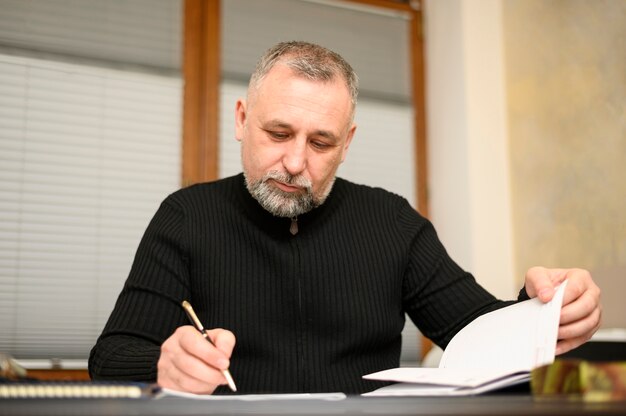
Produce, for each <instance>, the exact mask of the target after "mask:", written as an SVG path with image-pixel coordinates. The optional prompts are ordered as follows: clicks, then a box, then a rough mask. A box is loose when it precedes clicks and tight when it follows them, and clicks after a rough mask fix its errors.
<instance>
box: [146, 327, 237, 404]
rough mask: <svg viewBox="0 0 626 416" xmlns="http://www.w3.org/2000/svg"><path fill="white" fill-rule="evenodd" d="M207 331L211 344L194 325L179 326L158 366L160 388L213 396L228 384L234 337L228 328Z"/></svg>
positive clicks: (164, 346)
mask: <svg viewBox="0 0 626 416" xmlns="http://www.w3.org/2000/svg"><path fill="white" fill-rule="evenodd" d="M206 332H207V334H208V336H209V337H210V339H211V341H212V342H207V340H206V339H205V338H204V337H203V336H202V334H201V333H200V332H199V331H198V330H197V329H196V328H194V327H193V326H191V325H186V326H181V327H179V328H178V329H177V330H176V331H175V332H174V333H173V334H172V336H170V337H169V338H168V339H166V340H165V342H164V343H163V345H161V356H160V358H159V362H158V363H157V371H158V375H157V383H158V384H159V385H160V386H161V387H164V388H169V389H172V390H179V391H187V392H190V393H196V394H212V393H213V392H214V391H215V389H216V388H217V387H218V386H220V385H223V384H228V380H227V379H226V377H225V376H224V373H225V372H226V371H227V370H228V367H229V365H230V356H231V354H232V351H233V348H234V347H235V335H234V334H233V333H232V332H230V331H228V330H225V329H211V330H207V331H206ZM213 344H214V345H213Z"/></svg>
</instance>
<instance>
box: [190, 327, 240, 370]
mask: <svg viewBox="0 0 626 416" xmlns="http://www.w3.org/2000/svg"><path fill="white" fill-rule="evenodd" d="M180 347H181V348H182V349H183V350H184V352H185V353H186V354H189V355H192V356H194V357H196V358H198V359H199V360H201V361H203V362H204V363H205V364H208V365H209V366H212V367H215V368H217V369H220V370H224V369H227V368H228V367H229V366H230V360H229V357H228V356H226V355H225V354H224V353H223V352H222V351H221V350H219V349H218V348H217V347H215V346H214V345H213V344H212V343H211V342H208V341H207V340H206V339H205V338H204V337H203V336H202V334H201V333H200V332H198V331H196V330H194V331H193V332H190V333H186V334H184V335H183V336H182V337H181V339H180Z"/></svg>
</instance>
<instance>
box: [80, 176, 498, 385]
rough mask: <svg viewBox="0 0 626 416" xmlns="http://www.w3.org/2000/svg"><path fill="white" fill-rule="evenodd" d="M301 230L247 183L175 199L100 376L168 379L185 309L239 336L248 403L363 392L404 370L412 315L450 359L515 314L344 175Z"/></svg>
mask: <svg viewBox="0 0 626 416" xmlns="http://www.w3.org/2000/svg"><path fill="white" fill-rule="evenodd" d="M290 224H291V220H290V219H288V218H279V217H275V216H272V215H271V214H269V213H268V212H267V211H265V210H264V209H263V208H262V207H261V206H260V205H259V204H258V202H257V201H256V200H255V199H253V198H252V196H251V195H250V194H249V192H248V191H247V189H246V188H245V184H244V179H243V175H242V174H239V175H236V176H233V177H230V178H226V179H222V180H219V181H216V182H211V183H205V184H199V185H194V186H191V187H188V188H185V189H182V190H180V191H177V192H175V193H173V194H172V195H170V196H169V197H168V198H167V199H166V200H165V201H164V202H163V203H162V204H161V206H160V208H159V209H158V211H157V213H156V214H155V216H154V217H153V219H152V221H151V222H150V224H149V225H148V227H147V229H146V232H145V234H144V236H143V238H142V241H141V243H140V245H139V248H138V250H137V253H136V256H135V260H134V262H133V266H132V268H131V271H130V274H129V276H128V279H127V281H126V283H125V285H124V288H123V289H122V292H121V294H120V296H119V298H118V300H117V302H116V305H115V308H114V310H113V312H112V314H111V316H110V318H109V320H108V322H107V324H106V326H105V328H104V330H103V332H102V334H101V336H100V337H99V339H98V341H97V343H96V345H95V346H94V348H93V349H92V351H91V355H90V358H89V371H90V374H91V376H92V377H93V378H94V379H109V380H136V381H149V382H150V381H155V380H156V374H157V370H156V363H157V361H158V359H159V354H160V345H161V344H162V343H163V341H164V340H165V339H166V338H168V337H169V336H170V335H171V334H172V333H173V332H174V331H175V330H176V328H177V327H179V326H182V325H188V324H189V322H188V319H187V317H186V315H185V313H184V311H183V309H182V308H181V301H182V300H184V299H186V300H189V301H190V302H191V304H192V305H193V306H194V309H195V310H196V313H197V314H198V316H199V318H200V320H201V321H202V322H203V323H204V326H205V327H206V328H226V329H228V330H230V331H232V332H233V333H234V334H235V336H236V339H237V343H236V346H235V349H234V351H233V354H232V357H231V367H230V371H231V373H232V375H233V377H234V379H235V380H236V382H237V386H238V388H239V392H240V393H268V392H271V393H288V392H336V391H341V392H345V393H347V394H359V393H363V392H366V391H371V390H374V389H376V388H378V387H381V386H382V385H383V384H381V383H379V382H373V381H367V380H363V379H362V376H363V375H365V374H368V373H371V372H374V371H379V370H383V369H388V368H392V367H397V366H398V365H399V359H400V349H401V343H402V339H401V331H402V328H403V326H404V323H405V313H406V314H408V315H409V317H410V318H411V319H412V320H413V321H414V322H415V323H416V325H417V326H418V328H419V329H420V331H421V332H422V334H424V335H425V336H427V337H429V338H430V339H432V340H433V341H434V342H435V343H436V344H438V345H440V346H442V347H444V348H445V346H446V345H447V343H448V342H449V341H450V339H451V338H452V337H453V336H454V334H456V333H457V332H458V331H459V330H460V329H461V328H463V327H464V326H465V325H466V324H467V323H468V322H470V321H471V320H473V319H474V318H476V317H477V316H479V315H481V314H484V313H486V312H488V311H491V310H494V309H497V308H500V307H502V306H505V305H507V304H508V302H502V301H499V300H497V299H495V298H494V297H493V296H491V295H490V294H489V293H488V292H486V291H485V290H484V289H483V288H482V287H481V286H479V285H478V284H477V283H476V281H475V279H474V278H473V277H472V275H471V274H469V273H467V272H465V271H464V270H462V269H461V268H460V267H459V266H458V265H457V264H456V263H455V262H454V261H453V260H452V259H451V258H450V257H449V256H448V254H447V253H446V250H445V249H444V247H443V246H442V244H441V243H440V241H439V239H438V238H437V235H436V232H435V231H434V229H433V227H432V225H431V223H430V222H429V221H428V220H426V219H425V218H424V217H422V216H421V215H420V214H419V213H417V212H416V211H415V210H414V209H413V208H411V206H410V205H409V203H408V202H407V201H406V200H405V199H403V198H402V197H400V196H397V195H395V194H392V193H389V192H387V191H384V190H382V189H378V188H371V187H367V186H364V185H357V184H354V183H351V182H348V181H346V180H343V179H340V178H338V179H337V180H336V182H335V185H334V187H333V190H332V192H331V193H330V195H329V197H328V199H327V200H326V202H325V203H324V204H322V205H321V206H320V207H318V208H315V209H314V210H312V211H311V212H309V213H307V214H304V215H301V216H299V217H298V218H297V224H298V233H297V234H296V235H292V234H291V233H290V232H289V228H290ZM406 342H417V340H406ZM227 392H228V391H227V389H226V388H223V387H220V388H219V389H218V390H217V391H216V393H227Z"/></svg>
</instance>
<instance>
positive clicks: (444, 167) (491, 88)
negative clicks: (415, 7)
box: [425, 0, 521, 299]
mask: <svg viewBox="0 0 626 416" xmlns="http://www.w3.org/2000/svg"><path fill="white" fill-rule="evenodd" d="M500 22H501V4H500V2H499V1H497V0H489V1H481V2H471V3H470V2H464V1H461V0H452V1H445V2H442V1H429V2H427V3H426V8H425V27H426V36H425V38H426V46H425V48H426V96H427V103H426V108H427V116H428V117H427V128H428V152H429V153H428V158H429V160H428V162H429V173H428V174H429V203H430V213H431V218H432V221H433V223H434V225H435V227H436V229H437V231H438V233H439V236H440V238H441V240H442V242H443V243H444V245H445V246H446V247H447V249H448V251H449V252H450V254H451V256H452V257H453V258H454V259H455V260H456V261H457V262H458V263H459V264H460V265H461V266H462V267H464V268H465V269H467V270H469V271H471V272H472V273H473V274H474V275H475V277H476V278H477V280H478V281H479V282H480V283H481V284H482V285H483V286H485V287H486V288H487V289H488V290H489V291H491V292H492V293H493V294H494V295H496V296H498V297H500V298H505V299H511V298H513V297H514V296H516V294H517V291H518V290H519V288H520V287H521V283H520V282H519V281H518V280H519V279H518V280H516V279H515V276H514V274H513V251H512V250H513V249H512V236H511V233H512V225H511V207H510V200H511V198H510V187H509V174H508V171H509V168H508V163H509V160H508V156H507V155H508V141H507V136H506V134H507V128H506V112H505V108H506V107H505V91H504V78H503V76H504V75H503V74H504V68H503V51H502V26H501V23H500Z"/></svg>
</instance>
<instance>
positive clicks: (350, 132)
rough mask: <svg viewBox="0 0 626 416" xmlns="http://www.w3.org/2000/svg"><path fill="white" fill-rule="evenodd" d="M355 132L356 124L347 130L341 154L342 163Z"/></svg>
mask: <svg viewBox="0 0 626 416" xmlns="http://www.w3.org/2000/svg"><path fill="white" fill-rule="evenodd" d="M355 131H356V124H353V125H352V126H351V127H350V130H348V135H347V136H346V143H345V144H344V145H343V150H342V152H341V162H342V163H343V161H344V160H346V156H347V154H348V148H349V147H350V143H352V138H353V137H354V132H355Z"/></svg>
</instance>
